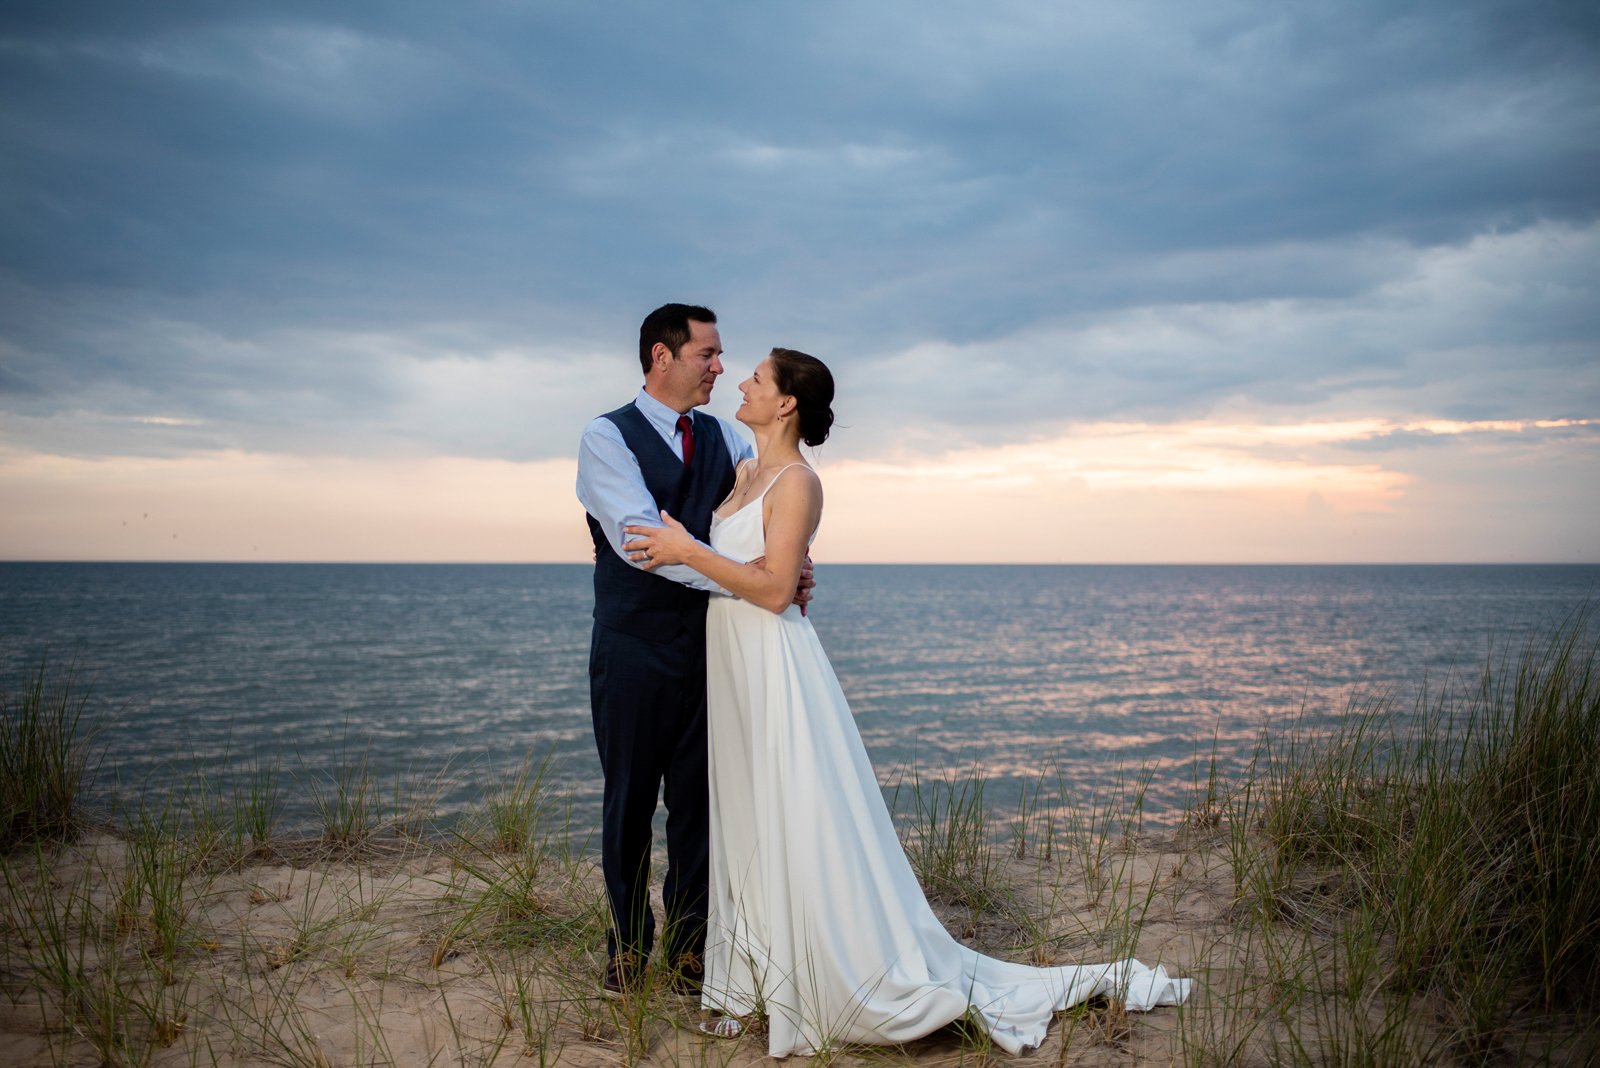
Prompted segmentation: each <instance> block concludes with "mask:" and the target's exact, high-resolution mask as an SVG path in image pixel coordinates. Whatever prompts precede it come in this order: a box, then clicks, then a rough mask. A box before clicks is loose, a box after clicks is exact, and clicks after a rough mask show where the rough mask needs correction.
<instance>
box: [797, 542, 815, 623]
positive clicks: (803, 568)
mask: <svg viewBox="0 0 1600 1068" xmlns="http://www.w3.org/2000/svg"><path fill="white" fill-rule="evenodd" d="M816 585H817V580H816V578H815V577H814V576H813V575H812V573H811V554H810V553H806V558H805V559H804V560H802V561H800V585H798V586H796V587H795V589H794V603H795V604H797V605H799V606H800V614H801V615H805V614H806V605H808V604H810V603H811V591H812V590H813V589H815V588H816Z"/></svg>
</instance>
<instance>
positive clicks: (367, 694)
mask: <svg viewBox="0 0 1600 1068" xmlns="http://www.w3.org/2000/svg"><path fill="white" fill-rule="evenodd" d="M817 577H818V582H819V589H818V594H817V601H816V604H815V606H814V609H813V612H812V617H813V619H814V622H815V625H816V628H817V631H818V633H819V635H820V636H821V638H822V641H823V644H824V645H825V646H826V647H827V649H828V652H829V654H830V656H831V657H832V658H833V664H834V667H835V669H836V670H837V671H838V674H839V677H840V681H841V683H842V685H843V687H844V691H845V693H846V694H847V695H848V696H849V698H850V701H851V705H852V708H853V709H854V711H855V713H856V716H857V720H858V722H859V724H860V727H861V732H862V736H863V737H864V739H865V740H866V743H867V747H868V749H869V750H870V752H871V754H872V757H873V760H874V763H875V765H876V766H877V768H878V770H879V775H880V778H882V779H883V780H884V781H885V782H890V781H893V780H894V779H895V778H896V777H899V776H906V775H909V774H910V773H912V772H915V773H916V774H918V775H920V776H922V777H923V778H924V779H926V778H928V777H937V776H939V775H942V774H947V773H953V772H965V771H967V770H970V769H971V768H973V767H975V766H976V767H977V768H979V769H980V770H981V771H982V772H983V773H984V774H985V775H986V776H988V777H989V780H990V783H991V786H990V790H991V796H992V797H993V798H994V799H995V800H996V801H997V802H999V803H1002V804H1006V803H1009V802H1010V801H1011V800H1012V799H1014V798H1015V796H1016V795H1017V792H1018V790H1019V789H1020V787H1021V784H1023V783H1026V782H1031V781H1036V780H1037V779H1038V778H1039V776H1040V775H1041V774H1043V775H1045V776H1046V777H1047V779H1048V780H1049V782H1050V784H1051V785H1052V786H1053V785H1054V784H1055V783H1057V781H1058V779H1059V782H1061V783H1063V784H1064V785H1065V788H1066V789H1067V790H1069V791H1083V792H1085V793H1087V792H1088V791H1092V790H1094V789H1096V788H1099V787H1104V786H1107V785H1108V784H1110V783H1111V782H1113V781H1114V779H1115V777H1116V774H1117V771H1118V769H1119V768H1121V769H1126V770H1131V769H1135V768H1139V767H1144V768H1146V769H1148V770H1149V772H1150V774H1151V776H1152V781H1151V788H1150V794H1149V802H1148V804H1149V809H1150V811H1151V813H1152V814H1153V815H1154V816H1155V817H1156V818H1170V817H1171V815H1172V814H1173V813H1174V812H1175V811H1176V806H1179V805H1181V803H1182V802H1183V800H1184V799H1185V798H1186V797H1187V795H1188V791H1189V788H1190V785H1191V771H1190V768H1191V763H1192V760H1193V758H1194V756H1195V754H1196V752H1197V751H1199V752H1203V753H1208V752H1210V751H1211V749H1212V746H1213V744H1214V745H1215V746H1216V749H1217V751H1218V753H1219V754H1220V756H1221V757H1222V759H1223V761H1224V763H1225V764H1228V763H1238V762H1241V761H1243V760H1244V759H1246V758H1247V757H1248V754H1249V751H1250V749H1251V747H1252V745H1253V743H1254V742H1255V739H1256V738H1257V737H1258V735H1259V733H1260V732H1261V731H1262V730H1263V729H1266V730H1271V729H1273V728H1274V727H1275V726H1281V725H1283V724H1284V723H1285V722H1286V721H1287V720H1288V719H1290V718H1293V717H1295V716H1297V715H1301V714H1304V715H1310V716H1313V717H1332V716H1337V715H1339V714H1341V713H1343V712H1344V711H1345V709H1346V708H1347V707H1348V706H1349V705H1350V703H1351V701H1352V700H1353V699H1360V698H1362V697H1366V696H1372V695H1376V694H1381V693H1390V694H1392V695H1393V699H1394V700H1396V701H1397V702H1399V703H1401V704H1402V705H1406V704H1408V703H1409V702H1410V700H1411V698H1412V696H1413V695H1414V694H1415V693H1416V690H1417V687H1418V685H1419V684H1420V683H1421V682H1422V681H1423V680H1424V679H1427V680H1429V681H1430V682H1431V683H1432V684H1434V685H1435V686H1437V685H1439V684H1443V683H1445V682H1446V680H1447V679H1449V678H1450V677H1451V674H1452V672H1455V671H1457V670H1458V669H1459V670H1460V671H1462V672H1463V673H1464V674H1465V675H1466V676H1468V677H1469V678H1470V676H1472V675H1473V673H1475V672H1476V671H1477V669H1478V668H1479V667H1480V666H1481V664H1482V663H1483V661H1484V659H1485V657H1486V656H1487V655H1489V654H1490V652H1491V650H1504V649H1507V648H1511V649H1513V650H1514V649H1515V648H1517V647H1519V646H1520V644H1521V643H1522V642H1523V641H1524V640H1526V638H1527V637H1528V636H1530V635H1532V634H1536V633H1539V632H1541V631H1542V630H1548V629H1549V628H1550V627H1551V626H1552V625H1554V624H1557V623H1559V622H1561V621H1562V620H1563V619H1565V618H1566V617H1568V616H1569V615H1570V614H1571V613H1573V612H1574V611H1575V610H1577V609H1578V608H1580V607H1581V606H1582V605H1584V604H1585V603H1586V602H1588V601H1590V600H1592V599H1593V598H1594V596H1595V594H1596V592H1597V590H1600V566H1596V565H1570V566H1569V565H1549V566H1519V565H1505V566H1481V567H1477V566H1306V567H1284V566H1260V567H1258V566H1239V567H1230V566H1214V567H1197V566H1170V567H1153V566H1037V567H1035V566H889V565H824V566H822V567H821V568H820V569H819V571H818V576H817ZM590 607H591V594H590V568H589V567H588V566H584V565H544V564H539V565H503V566H501V565H460V566H456V565H431V564H430V565H342V564H329V565H303V564H282V565H263V564H237V565H231V564H76V563H10V564H0V685H3V686H4V688H5V689H6V691H7V692H10V693H15V692H16V690H17V689H18V687H19V686H20V685H21V684H22V681H23V679H24V678H25V677H26V676H27V675H28V674H29V673H31V672H32V671H33V670H34V669H36V668H37V666H38V664H39V661H40V658H41V656H43V655H46V654H47V655H48V656H49V658H50V660H51V661H52V662H54V663H57V664H65V663H68V662H72V663H75V664H76V665H77V667H78V669H79V672H80V675H81V678H82V680H83V681H85V682H86V683H87V684H88V686H89V691H90V693H91V703H90V706H89V707H90V712H91V714H92V715H93V716H94V717H95V719H96V720H97V721H98V722H99V723H100V724H101V726H102V732H101V734H100V736H99V737H100V740H101V741H102V742H103V743H105V745H106V749H107V759H106V761H105V764H104V766H103V767H102V769H101V772H100V779H101V781H100V783H98V784H97V789H98V790H99V791H100V792H101V794H102V795H103V796H111V795H112V794H113V793H115V792H118V791H120V792H121V793H122V794H124V795H126V794H130V793H139V792H146V793H148V792H149V791H151V790H159V789H162V788H164V786H165V785H166V784H167V783H169V782H170V781H171V779H172V776H174V775H177V774H182V773H184V772H185V771H186V769H188V768H190V767H192V766H193V765H194V763H195V762H199V763H200V764H201V765H202V766H204V767H206V768H208V769H211V770H213V771H215V772H216V774H218V775H219V776H220V777H221V780H222V781H224V782H226V781H228V780H229V776H231V775H235V774H239V773H242V769H244V768H245V767H247V766H249V765H250V764H251V763H252V762H254V761H257V760H260V761H265V762H267V763H269V764H272V763H275V764H276V765H277V766H278V767H279V768H280V769H281V772H282V775H281V781H282V782H283V783H284V784H285V785H284V798H283V801H284V804H285V808H286V813H285V815H286V823H287V824H288V825H290V826H293V825H295V824H296V823H297V822H298V821H303V820H304V819H305V818H306V817H307V816H308V812H309V810H308V808H307V803H306V798H305V790H304V788H303V783H304V781H306V779H307V778H308V776H314V775H315V774H316V773H317V772H319V771H325V770H326V769H328V768H330V767H333V766H335V765H337V764H339V763H341V762H343V763H351V762H355V761H359V760H362V759H365V760H366V761H367V763H368V766H369V768H370V770H371V771H372V773H373V774H374V776H375V777H376V778H377V779H378V780H379V781H380V782H381V783H384V784H389V785H386V787H385V789H386V790H387V789H389V788H390V787H391V786H392V785H393V784H397V783H400V782H402V781H405V780H407V779H408V778H410V779H415V778H418V777H422V778H428V779H437V780H438V789H439V791H440V793H439V806H440V809H441V810H442V811H445V812H449V811H454V810H456V809H459V808H460V807H462V806H464V805H467V804H470V803H471V801H472V800H473V799H474V798H476V797H477V796H478V792H479V790H480V789H481V786H482V784H483V783H484V782H485V781H486V780H488V779H490V778H492V777H494V776H495V775H497V774H500V773H502V772H505V771H506V770H508V769H510V768H512V767H513V766H514V765H515V764H517V763H518V762H519V761H520V760H521V759H522V757H523V756H524V755H526V754H528V753H533V754H535V755H536V756H539V755H543V754H545V753H546V752H550V753H552V754H553V760H552V764H551V775H552V778H553V779H554V780H555V781H556V782H557V783H558V784H559V785H560V786H561V787H562V788H563V789H564V790H566V791H568V792H569V793H570V795H571V797H572V799H573V804H574V819H575V820H576V821H578V822H580V823H583V822H590V823H592V822H594V821H595V819H596V813H597V811H598V799H599V763H598V760H597V759H596V757H595V754H594V744H593V738H592V735H591V732H590V725H589V708H588V678H587V656H588V643H589V629H590V620H589V610H590ZM440 769H443V771H442V772H441V770H440ZM297 784H299V785H297Z"/></svg>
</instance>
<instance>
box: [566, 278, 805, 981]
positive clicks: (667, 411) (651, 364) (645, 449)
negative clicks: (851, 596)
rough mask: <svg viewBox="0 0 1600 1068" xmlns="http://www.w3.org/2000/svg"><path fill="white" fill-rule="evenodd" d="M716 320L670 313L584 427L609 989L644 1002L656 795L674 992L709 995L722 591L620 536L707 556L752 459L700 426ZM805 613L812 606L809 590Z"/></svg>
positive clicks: (665, 941)
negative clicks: (711, 663)
mask: <svg viewBox="0 0 1600 1068" xmlns="http://www.w3.org/2000/svg"><path fill="white" fill-rule="evenodd" d="M721 356H722V338H721V336H720V335H719V334H718V333H717V317H716V314H715V313H713V312H712V311H711V309H709V308H702V307H699V306H697V305H689V304H666V305H663V306H662V307H660V308H657V309H656V310H655V311H653V312H651V313H650V314H649V315H647V316H646V317H645V320H644V323H643V324H641V325H640V327H639V363H640V365H641V367H642V368H643V370H644V388H642V389H641V390H640V391H639V395H638V396H637V397H635V398H634V399H633V401H632V402H631V403H629V404H625V405H623V406H622V407H621V408H618V409H616V410H615V411H612V412H607V413H606V414H605V415H602V416H600V417H599V418H597V419H595V420H594V421H593V422H591V423H590V424H589V425H588V426H587V427H585V428H584V431H583V438H582V440H581V442H580V443H579V446H578V500H579V501H581V502H582V504H583V507H584V509H585V510H586V511H587V512H588V519H589V533H590V536H591V537H592V538H593V540H594V636H593V639H592V641H591V644H590V647H589V700H590V707H591V711H592V713H593V716H594V737H595V744H596V745H597V747H598V748H599V751H600V766H601V770H602V771H603V772H604V775H605V792H604V801H603V809H602V816H601V834H600V855H601V866H602V868H603V870H604V872H605V880H606V893H607V894H608V896H609V897H610V899H611V922H612V927H611V930H610V932H609V933H608V934H607V937H606V949H607V964H606V973H605V978H604V980H603V982H602V988H603V990H604V992H605V993H606V994H608V995H611V996H614V997H620V996H622V995H624V994H626V993H628V992H630V991H632V990H634V989H637V988H638V987H639V985H640V983H641V981H642V979H643V977H644V968H645V962H646V961H647V960H649V957H650V950H651V946H652V944H653V943H654V940H655V915H654V914H653V913H652V911H651V909H650V898H649V893H650V841H651V824H652V822H653V821H654V818H655V811H656V796H657V794H658V792H659V791H660V790H661V788H662V786H663V784H665V788H666V804H667V875H666V880H665V885H664V886H663V888H662V900H663V904H664V905H665V907H666V925H665V930H664V931H663V933H662V948H663V949H664V951H665V953H664V960H665V962H666V965H667V968H668V970H669V974H670V975H671V977H672V978H671V982H672V985H673V988H674V989H675V990H677V991H678V992H679V993H686V994H692V993H698V991H699V984H700V979H701V977H702V975H703V974H704V966H703V964H702V963H701V955H702V952H703V950H704V948H705V936H706V878H707V866H708V864H709V856H708V852H709V840H708V839H709V834H710V828H709V812H708V802H707V782H706V649H705V615H706V598H707V596H708V595H712V594H716V595H720V594H722V593H723V591H722V590H721V589H720V587H718V586H717V585H716V584H715V583H713V582H711V581H710V580H709V579H706V578H704V577H703V576H701V575H700V574H699V573H697V572H695V571H693V570H692V569H690V568H688V567H685V566H683V565H681V564H679V565H672V566H667V567H659V568H656V569H655V570H653V571H644V570H641V569H640V568H639V566H638V565H637V564H636V563H634V562H633V561H631V560H629V559H628V557H627V554H625V553H624V552H623V551H622V543H623V541H624V535H623V527H626V526H629V525H637V526H652V527H653V526H660V525H661V518H660V512H661V510H662V509H665V510H666V511H667V512H669V513H670V514H671V515H673V516H674V517H676V518H677V519H678V520H679V521H680V522H681V523H683V525H684V526H685V527H687V528H688V529H689V532H690V533H691V534H693V535H694V536H695V537H696V538H699V539H700V540H701V541H706V540H708V539H709V537H710V532H711V512H712V509H714V508H715V507H716V506H717V505H718V504H719V503H720V502H721V501H722V500H723V498H725V497H726V496H727V495H728V493H729V491H730V490H731V489H732V488H733V481H734V469H735V467H736V466H737V465H738V463H739V461H741V460H743V459H745V458H746V457H749V456H751V455H753V452H752V450H751V447H750V445H749V444H748V443H747V442H746V441H745V440H744V438H743V437H741V436H740V435H739V433H738V432H737V431H735V430H734V427H733V424H731V423H729V422H726V421H724V420H721V419H718V418H716V417H714V416H710V415H706V414H704V413H702V412H696V411H694V409H695V408H698V407H699V406H700V405H702V404H705V403H706V402H707V401H708V400H710V399H711V389H712V387H713V386H714V385H715V384H716V381H717V376H718V375H720V374H722V360H721ZM801 584H802V589H801V590H799V591H797V594H796V597H797V600H801V601H802V602H803V601H804V600H805V599H808V598H809V594H808V593H807V592H806V590H805V588H804V587H808V586H810V585H811V581H810V577H809V575H807V576H805V577H803V578H802V583H801Z"/></svg>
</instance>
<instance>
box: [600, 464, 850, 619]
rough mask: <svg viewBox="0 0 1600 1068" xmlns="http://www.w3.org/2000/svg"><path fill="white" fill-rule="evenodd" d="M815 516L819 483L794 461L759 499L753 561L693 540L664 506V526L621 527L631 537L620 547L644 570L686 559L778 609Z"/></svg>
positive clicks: (791, 587)
mask: <svg viewBox="0 0 1600 1068" xmlns="http://www.w3.org/2000/svg"><path fill="white" fill-rule="evenodd" d="M821 518H822V483H821V482H820V481H818V479H817V475H816V472H815V471H812V470H811V469H810V468H809V467H796V468H791V469H790V470H789V471H785V472H783V473H782V474H781V475H779V476H778V480H777V481H776V482H774V483H773V485H772V488H771V489H770V490H768V491H767V496H766V499H765V500H763V501H762V520H763V522H764V524H765V528H766V539H767V552H766V555H765V556H764V557H761V558H759V559H758V560H757V561H755V562H752V563H748V564H741V563H739V562H738V561H737V560H730V559H729V558H728V557H726V556H723V555H721V554H720V553H718V552H716V551H715V550H713V549H712V548H711V547H710V546H709V545H705V544H704V543H702V542H699V541H696V540H695V539H694V538H693V537H692V536H691V535H690V534H689V532H688V531H686V530H684V528H683V524H682V523H679V522H678V521H677V520H676V519H673V518H672V517H671V516H669V515H668V514H667V513H666V512H662V513H661V519H662V522H664V523H665V524H666V525H665V526H662V527H628V528H626V529H627V533H628V534H630V535H632V536H633V539H632V540H631V541H629V542H628V543H627V544H626V545H624V546H623V549H624V550H626V551H627V552H628V553H630V554H631V555H632V556H633V558H634V559H635V560H638V561H640V565H641V566H642V567H643V568H644V569H645V570H647V571H648V570H652V569H654V568H657V567H662V566H665V565H667V564H688V565H689V566H690V567H692V568H694V569H695V570H696V571H698V572H700V573H701V574H702V575H704V576H705V577H706V578H708V579H710V580H712V581H713V582H715V583H717V584H718V585H720V586H721V587H722V588H723V589H725V590H727V591H728V592H729V593H731V594H733V595H734V596H735V597H738V598H740V599H741V600H745V601H749V602H750V603H752V604H757V605H760V606H761V607H762V608H765V609H766V610H767V611H769V612H774V613H781V612H782V611H783V610H784V609H786V608H788V607H789V605H790V604H791V603H792V602H793V601H794V598H795V589H796V587H797V586H798V585H799V583H800V568H801V566H802V565H803V564H804V563H805V558H806V545H807V542H809V541H810V540H811V532H812V531H814V530H816V528H817V523H818V521H819V520H820V519H821ZM647 554H648V555H647Z"/></svg>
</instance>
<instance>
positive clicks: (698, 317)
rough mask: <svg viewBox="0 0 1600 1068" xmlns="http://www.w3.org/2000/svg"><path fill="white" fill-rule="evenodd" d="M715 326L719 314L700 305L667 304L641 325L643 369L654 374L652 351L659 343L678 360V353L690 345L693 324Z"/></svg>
mask: <svg viewBox="0 0 1600 1068" xmlns="http://www.w3.org/2000/svg"><path fill="white" fill-rule="evenodd" d="M691 319H693V320H694V321H695V322H697V323H715V322H716V321H717V313H716V312H714V311H712V310H711V309H710V308H702V307H701V306H700V305H698V304H663V305H661V307H659V308H657V309H656V310H655V311H653V312H651V313H650V314H649V315H646V316H645V317H644V322H642V323H640V324H639V367H640V368H641V369H642V370H643V371H644V373H645V374H649V373H650V350H651V349H653V348H655V347H656V342H658V341H659V342H661V344H663V345H665V346H666V347H667V351H668V352H670V353H672V355H673V358H674V359H676V358H677V355H678V350H679V349H681V348H683V346H684V345H686V344H688V343H689V320H691Z"/></svg>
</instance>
